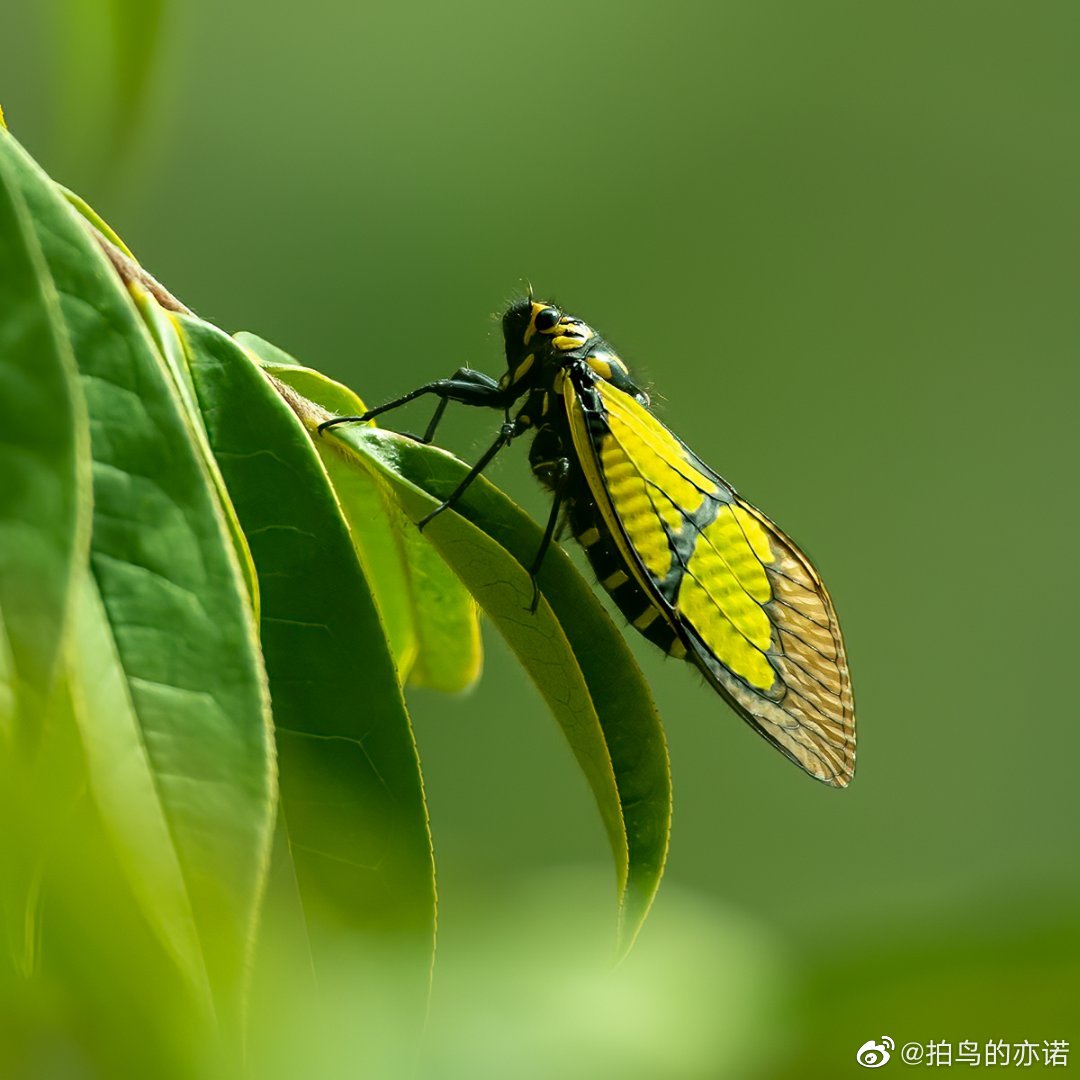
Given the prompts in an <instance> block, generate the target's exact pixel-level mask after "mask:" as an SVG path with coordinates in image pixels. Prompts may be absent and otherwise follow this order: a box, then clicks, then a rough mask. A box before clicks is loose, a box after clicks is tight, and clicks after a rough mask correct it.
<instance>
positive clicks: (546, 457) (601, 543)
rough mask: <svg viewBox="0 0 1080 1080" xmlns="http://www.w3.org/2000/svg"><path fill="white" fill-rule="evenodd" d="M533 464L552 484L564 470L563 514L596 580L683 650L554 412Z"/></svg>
mask: <svg viewBox="0 0 1080 1080" xmlns="http://www.w3.org/2000/svg"><path fill="white" fill-rule="evenodd" d="M529 464H530V465H531V466H532V471H533V474H534V475H535V476H536V478H537V479H538V480H539V481H540V483H542V484H543V485H544V486H545V487H546V488H548V489H550V490H553V489H554V488H555V486H556V484H557V483H558V482H559V478H560V476H562V475H563V472H564V470H565V474H566V475H565V480H564V481H563V506H564V508H565V514H566V517H565V520H566V523H567V524H568V525H569V527H570V531H571V532H572V533H573V535H574V538H575V539H576V540H577V542H578V543H579V544H580V545H581V546H582V548H583V549H584V551H585V555H586V556H587V558H588V560H589V563H590V565H591V566H592V568H593V572H594V573H595V574H596V577H597V580H598V581H599V582H600V584H601V585H602V586H603V587H604V590H605V591H606V592H607V593H608V595H609V596H610V597H611V598H612V600H614V601H615V604H616V606H617V607H618V609H619V610H620V611H621V612H622V613H623V615H625V616H626V619H627V621H628V622H629V623H630V624H631V625H632V626H633V627H634V628H635V629H636V630H637V631H638V632H639V633H640V634H642V635H643V636H644V637H645V638H647V639H648V640H649V641H651V642H652V643H653V644H654V645H656V646H658V647H659V648H661V649H663V650H664V652H666V653H670V654H671V655H673V656H678V657H683V656H685V655H686V648H685V647H684V646H683V644H682V642H681V640H680V639H679V636H678V634H677V633H676V631H675V630H674V628H673V627H672V626H671V624H670V623H669V622H668V621H667V619H666V618H664V616H663V614H662V612H661V611H660V609H659V608H658V607H657V606H656V604H655V603H654V602H653V600H652V599H651V597H650V596H649V595H648V593H646V592H645V590H644V589H643V588H642V587H641V585H640V584H639V583H638V581H637V579H636V578H635V576H634V573H633V571H632V570H631V568H630V567H628V566H627V565H626V560H625V559H624V558H623V556H622V554H621V552H620V551H619V547H618V545H617V544H616V543H615V539H614V537H613V536H612V535H611V531H610V530H609V528H608V526H607V523H606V522H605V521H604V517H603V514H602V513H601V512H600V508H599V507H598V506H597V505H596V500H595V498H594V497H593V495H592V492H591V491H590V490H589V484H588V481H587V479H586V477H585V473H584V472H583V471H582V469H581V466H580V464H579V463H578V460H577V458H576V457H575V455H574V453H573V446H572V443H571V442H570V435H569V432H563V431H562V430H561V425H559V424H558V422H557V419H556V418H554V417H553V419H552V422H550V423H546V424H544V425H542V426H540V427H539V428H537V430H536V435H535V437H534V438H533V442H532V446H531V448H530V451H529Z"/></svg>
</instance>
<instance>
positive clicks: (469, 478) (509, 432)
mask: <svg viewBox="0 0 1080 1080" xmlns="http://www.w3.org/2000/svg"><path fill="white" fill-rule="evenodd" d="M515 434H517V425H516V424H515V423H514V422H513V421H512V420H507V421H506V423H505V424H503V426H502V427H501V428H499V435H498V438H497V439H496V440H495V441H494V442H493V443H492V444H491V445H490V446H489V447H488V448H487V450H485V451H484V453H483V454H482V455H481V457H480V460H479V461H478V462H477V463H476V464H475V465H474V466H473V467H472V468H471V469H470V470H469V471H468V472H467V473H466V474H465V476H464V477H463V478H462V481H461V483H460V484H458V486H457V487H456V488H454V490H453V491H452V492H450V494H449V495H448V496H447V497H446V499H445V500H443V502H442V503H440V505H438V506H436V507H435V509H434V510H432V511H431V513H430V514H428V515H427V517H424V518H421V519H420V520H419V521H418V522H417V523H416V524H417V525H418V526H419V527H420V528H421V529H422V528H423V527H424V526H425V525H426V524H427V523H428V522H429V521H431V519H432V518H433V517H436V516H437V515H439V514H441V513H442V512H443V511H444V510H445V509H447V508H448V507H450V506H453V505H454V503H455V502H457V500H458V499H460V498H461V496H462V494H463V493H464V492H465V489H466V488H467V487H468V486H469V485H470V484H471V483H472V482H473V481H474V480H475V479H476V478H477V477H478V476H479V475H480V474H481V473H482V472H483V471H484V470H485V469H486V468H487V467H488V465H489V464H490V462H491V459H492V458H493V457H494V456H495V455H496V454H497V453H498V452H499V451H500V450H501V449H502V448H503V447H504V446H505V445H506V444H507V443H508V442H510V440H511V439H512V438H513V437H514V435H515Z"/></svg>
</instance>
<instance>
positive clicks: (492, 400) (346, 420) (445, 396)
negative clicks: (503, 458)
mask: <svg viewBox="0 0 1080 1080" xmlns="http://www.w3.org/2000/svg"><path fill="white" fill-rule="evenodd" d="M520 393H521V391H520V390H516V389H513V388H510V387H507V388H506V389H502V388H500V386H499V384H498V383H497V382H496V381H495V380H494V379H493V378H491V376H490V375H485V374H484V373H483V372H481V371H473V370H472V369H471V368H458V370H457V371H456V372H454V374H453V375H452V376H451V377H450V378H449V379H438V380H437V381H436V382H430V383H426V384H425V385H424V386H420V387H417V389H415V390H413V391H412V392H411V393H408V394H403V395H402V396H401V397H399V398H394V400H393V401H388V402H386V404H385V405H379V406H376V408H374V409H368V411H367V412H366V413H364V414H363V415H362V416H335V417H334V418H333V419H332V420H324V421H323V422H322V423H321V424H319V426H318V432H319V434H320V435H321V434H322V433H323V432H324V431H325V430H326V429H327V428H331V427H335V426H336V425H337V424H355V423H362V422H364V421H365V420H371V419H372V418H373V417H376V416H379V415H381V414H382V413H385V412H390V410H391V409H398V408H400V407H401V406H402V405H406V404H408V403H409V402H410V401H415V400H416V399H417V398H418V397H422V396H423V395H425V394H435V395H436V396H437V397H439V398H441V399H442V400H441V401H440V402H439V405H438V407H437V408H436V410H435V415H434V416H433V417H432V418H431V422H430V423H429V424H428V426H427V430H426V431H425V433H424V438H423V439H422V440H421V442H430V441H431V438H432V437H433V436H434V434H435V429H436V428H437V427H438V425H439V421H440V420H441V419H442V415H443V412H445V410H446V405H447V403H448V402H451V401H459V402H461V404H462V405H475V406H480V407H486V408H490V409H506V408H509V406H510V405H512V404H513V402H514V400H515V399H516V398H517V397H518V396H519V395H520Z"/></svg>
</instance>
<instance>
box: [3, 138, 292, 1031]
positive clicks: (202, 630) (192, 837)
mask: <svg viewBox="0 0 1080 1080" xmlns="http://www.w3.org/2000/svg"><path fill="white" fill-rule="evenodd" d="M0 154H2V155H3V159H4V168H5V171H6V174H7V176H8V177H9V179H11V180H13V181H14V183H15V184H16V185H17V186H18V188H19V191H20V193H21V195H22V197H23V198H24V199H25V201H26V204H27V206H28V208H29V210H30V216H31V218H32V220H33V222H34V228H35V230H36V233H37V236H38V240H39V242H40V244H41V248H42V251H43V253H44V256H45V261H46V263H47V265H48V270H49V273H50V275H51V277H52V280H53V285H54V288H55V290H56V293H57V294H58V295H59V296H60V307H61V311H62V314H63V317H64V321H65V323H66V326H67V333H68V337H69V339H70V340H71V342H72V346H73V349H74V352H75V356H76V358H77V362H78V366H79V372H80V376H81V382H82V390H83V394H84V397H85V400H86V403H87V409H88V413H89V417H90V433H91V447H92V453H93V497H94V513H93V533H92V538H91V552H90V567H91V570H92V573H93V578H94V581H95V583H96V586H97V589H98V593H99V595H100V599H101V606H102V609H103V611H104V617H105V620H106V623H107V626H108V630H109V634H110V635H111V638H112V647H113V649H114V651H115V654H116V657H117V658H118V661H119V664H120V667H121V669H122V671H123V677H124V683H125V684H126V692H127V694H128V695H129V697H130V701H131V708H132V710H133V712H134V715H135V717H136V718H137V734H138V736H139V739H140V743H141V747H142V749H143V750H144V751H145V762H146V766H147V767H148V768H149V771H150V782H151V783H152V784H153V787H154V789H155V791H156V792H157V796H158V799H159V800H160V803H161V807H162V811H163V813H164V816H165V818H166V820H167V823H168V830H169V835H170V838H171V842H172V844H173V846H174V848H175V852H176V859H177V861H178V863H179V865H180V867H181V870H182V873H183V880H184V887H185V889H186V892H187V897H188V900H189V902H190V905H191V910H192V912H193V915H194V919H195V922H196V926H197V930H198V934H199V939H200V944H201V946H202V951H203V955H204V958H205V961H206V967H207V971H208V973H209V978H210V982H211V985H212V986H213V987H214V990H215V993H216V995H217V999H218V1004H219V1006H220V1007H222V1008H223V1009H224V1010H225V1011H227V1012H228V1011H232V1010H233V1009H235V1008H236V1007H237V1005H238V994H239V992H240V991H241V989H242V986H241V983H242V978H243V974H244V964H245V956H246V954H247V952H248V949H249V945H250V941H251V938H252V934H253V931H254V926H255V917H256V911H257V907H258V899H259V895H260V890H261V887H262V882H263V878H264V874H265V868H266V860H267V853H268V844H269V840H270V827H271V823H272V815H273V808H274V777H273V758H272V747H271V744H270V739H269V731H268V700H267V695H266V687H265V679H264V675H263V672H262V668H261V665H260V659H259V653H258V645H257V640H256V637H255V628H254V624H253V621H252V616H251V610H250V607H249V605H248V602H247V597H246V596H245V593H244V589H243V581H242V578H241V575H240V570H239V567H238V565H237V560H236V557H235V554H234V551H233V547H232V545H231V543H230V540H229V536H228V531H227V528H226V525H225V521H224V520H223V517H222V514H221V511H220V506H219V503H218V500H217V497H216V495H215V492H214V488H213V484H212V482H211V479H210V476H209V475H208V473H207V470H206V468H205V466H204V464H203V462H202V459H201V457H200V454H199V451H198V448H197V446H196V445H195V443H194V441H193V439H192V437H191V428H190V425H189V423H188V422H187V420H186V417H185V413H184V410H183V406H182V404H181V403H180V401H179V400H178V398H177V397H176V395H175V392H174V389H173V384H172V381H171V378H170V376H169V373H168V371H167V370H166V368H165V364H164V361H163V359H162V358H161V357H160V356H159V355H158V354H157V352H156V350H155V348H154V345H153V342H152V341H151V339H150V337H149V335H148V334H147V332H146V330H145V328H144V327H143V325H142V323H141V321H140V320H139V318H138V315H137V313H136V311H135V308H134V306H133V305H132V303H131V300H130V298H129V297H128V295H127V293H126V292H125V291H124V289H123V288H122V286H121V285H120V283H119V281H118V279H117V277H116V275H115V273H114V271H113V269H112V267H111V266H109V264H108V263H107V262H106V261H105V258H104V256H103V255H102V253H101V252H100V250H99V249H98V247H97V245H96V244H95V243H94V242H93V241H92V240H91V239H90V238H89V236H88V234H87V231H86V228H85V226H84V225H83V224H82V222H81V220H80V218H79V217H77V216H76V214H75V211H74V210H72V208H71V207H70V206H69V205H68V204H67V203H66V202H65V201H63V199H62V198H61V197H60V196H59V195H58V194H57V192H56V190H55V188H54V187H53V185H52V184H51V182H50V181H49V180H48V178H47V177H45V176H44V175H43V174H42V173H41V171H40V170H39V169H38V168H37V166H36V165H34V163H33V162H32V161H31V160H30V159H29V158H28V157H27V156H26V155H25V154H24V153H23V152H22V151H21V150H20V149H19V148H18V147H17V145H16V144H15V142H14V141H13V140H11V139H10V138H5V139H2V140H0ZM89 668H92V665H89ZM93 676H94V671H93V670H87V671H86V675H85V677H86V678H92V677H93ZM93 689H94V688H93V687H89V686H85V685H83V686H81V687H80V686H75V687H73V693H74V694H75V695H76V697H79V696H82V697H83V698H84V699H88V700H93ZM80 715H81V716H82V719H83V723H84V725H85V724H90V725H103V726H104V725H109V724H112V723H117V724H121V723H122V722H123V717H119V718H118V717H117V716H115V715H114V714H113V713H112V712H111V711H110V710H105V711H104V712H103V713H98V712H97V710H95V711H94V715H92V716H91V715H90V714H89V713H88V712H87V711H86V710H82V711H81V712H80ZM99 734H100V735H102V737H103V738H106V739H109V740H113V741H114V742H115V744H126V745H131V737H130V731H129V730H126V729H125V730H124V731H120V732H113V733H109V732H105V733H99V732H93V733H91V732H89V731H88V732H86V736H87V738H88V739H91V740H92V739H94V738H96V737H98V735H99ZM131 752H132V753H136V752H137V748H135V747H132V750H131ZM91 783H92V786H93V789H94V790H95V792H96V793H98V794H99V795H100V792H101V790H102V789H103V787H104V786H107V785H108V783H109V779H108V778H105V777H101V776H92V777H91ZM101 805H102V810H103V813H104V814H105V816H106V817H107V818H108V819H109V826H110V828H111V829H112V830H113V831H114V833H115V834H117V835H119V836H121V837H125V836H127V837H130V836H131V832H132V830H133V829H136V828H138V827H139V826H138V823H136V822H134V821H133V819H132V815H134V814H136V813H138V812H139V807H137V806H136V807H129V806H127V804H126V803H124V804H123V805H121V804H120V802H119V801H116V802H110V801H105V802H103V803H102V804H101ZM133 843H134V846H135V847H138V846H139V845H138V842H137V840H136V841H134V842H133ZM119 848H120V850H121V852H123V851H125V850H128V848H127V845H125V844H120V845H119ZM125 869H126V871H127V872H128V873H129V874H130V875H131V876H132V878H133V880H135V881H136V882H138V881H139V880H140V878H141V877H142V875H143V874H144V872H145V868H144V867H143V866H142V865H140V863H139V861H138V860H137V859H132V858H128V859H126V860H125ZM136 891H137V892H140V894H141V895H144V896H145V895H146V890H140V889H139V888H137V889H136ZM150 916H151V920H153V918H154V916H153V913H150Z"/></svg>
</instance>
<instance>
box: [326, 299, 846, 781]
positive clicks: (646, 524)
mask: <svg viewBox="0 0 1080 1080" xmlns="http://www.w3.org/2000/svg"><path fill="white" fill-rule="evenodd" d="M502 325H503V335H504V337H505V340H506V361H507V370H506V373H505V374H504V375H503V377H502V378H501V379H500V380H499V381H498V382H496V381H495V380H494V379H492V378H490V377H489V376H487V375H485V374H483V373H481V372H478V371H473V370H471V369H469V368H461V369H459V370H458V371H457V372H456V373H455V374H454V375H453V376H452V377H451V378H449V379H441V380H439V381H437V382H432V383H428V384H426V385H425V386H421V387H419V388H418V389H416V390H414V391H413V392H412V393H410V394H406V395H405V396H404V397H400V398H397V399H395V400H394V401H390V402H387V403H386V404H385V405H381V406H379V407H378V408H376V409H371V410H370V411H369V412H367V413H365V414H364V416H361V417H337V418H335V419H334V420H330V421H327V422H326V423H324V424H323V425H322V427H323V428H325V427H328V426H330V425H332V424H338V423H345V422H348V421H354V420H369V419H371V418H372V417H374V416H377V415H379V414H380V413H383V412H386V411H388V410H389V409H396V408H397V407H398V406H400V405H404V404H405V403H406V402H408V401H412V400H413V399H415V398H418V397H420V396H421V395H425V394H434V395H436V396H437V397H439V398H441V400H440V402H439V405H438V407H437V408H436V410H435V414H434V416H433V417H432V419H431V422H430V424H429V425H428V428H427V431H426V432H425V434H424V436H423V440H422V441H424V442H430V440H431V439H432V437H433V436H434V434H435V429H436V427H437V426H438V424H439V421H440V419H441V418H442V415H443V413H444V411H445V409H446V406H447V403H448V402H450V401H458V402H461V403H463V404H465V405H479V406H485V407H489V408H495V409H500V410H502V411H503V412H504V413H505V415H506V417H507V419H506V422H505V423H504V424H503V425H502V428H501V429H500V431H499V435H498V438H497V439H496V440H495V442H494V443H493V444H492V445H491V447H489V449H488V450H487V451H486V452H485V453H484V454H483V455H482V456H481V457H480V459H479V460H478V461H477V463H476V465H475V466H474V467H473V468H472V469H471V470H470V471H469V473H468V474H467V475H466V477H465V478H464V480H463V481H462V482H461V484H460V485H459V486H458V488H457V489H456V490H455V491H454V492H453V493H452V494H451V496H450V497H449V498H448V499H447V500H446V502H445V503H443V504H442V505H441V506H440V507H438V508H437V509H436V510H435V511H433V512H432V514H430V515H429V516H428V518H427V519H425V522H421V525H423V524H424V523H426V521H427V520H430V518H431V517H434V516H435V514H437V513H440V512H441V511H442V510H444V509H446V508H447V507H448V506H451V505H453V503H454V501H455V500H456V499H457V498H458V496H460V494H461V493H462V492H463V491H464V490H465V488H466V487H467V486H468V485H469V483H471V481H472V480H473V479H474V478H475V477H476V476H477V475H479V473H480V472H481V471H482V470H483V469H484V468H485V467H486V466H487V464H488V463H489V462H490V461H491V459H492V458H493V457H494V456H495V455H496V454H497V453H498V452H499V450H501V449H502V448H503V447H504V446H506V445H507V444H508V443H510V442H511V441H512V440H513V439H515V438H517V437H518V436H519V435H522V434H524V433H525V432H527V431H532V432H533V433H534V437H533V442H532V448H531V451H530V454H529V461H530V463H531V465H532V469H533V472H534V473H535V475H536V476H537V478H538V479H539V480H540V481H541V482H542V483H543V484H544V485H545V486H546V487H548V488H549V489H550V490H551V491H552V493H553V496H554V498H553V503H552V508H551V515H550V517H549V519H548V523H547V528H546V530H545V532H544V538H543V541H542V543H541V546H540V550H539V551H538V552H537V555H536V559H535V561H534V563H533V565H532V567H531V572H532V574H533V576H534V579H535V575H536V573H537V571H538V570H539V568H540V565H541V563H542V561H543V558H544V554H545V552H546V551H547V549H548V547H549V546H550V544H551V542H552V539H553V537H554V535H555V530H556V528H557V526H558V523H559V521H560V517H561V515H562V513H563V512H565V515H566V520H567V521H568V523H569V525H570V528H571V529H572V531H573V533H574V536H575V537H576V538H577V540H578V542H579V543H580V544H581V545H582V546H583V547H584V549H585V551H586V553H587V555H588V558H589V561H590V563H591V564H592V567H593V569H594V570H595V572H596V575H597V577H598V578H599V579H600V583H601V584H602V585H603V586H604V588H605V589H606V590H607V591H608V593H609V594H610V595H611V597H612V599H613V600H614V601H615V603H616V604H617V605H618V607H619V610H620V611H621V612H622V613H623V614H624V615H625V616H626V618H627V619H629V620H630V622H631V623H632V624H633V626H634V627H635V628H636V629H637V630H639V631H640V632H641V633H642V634H643V635H644V636H645V637H646V638H648V639H649V640H650V641H651V642H653V643H654V644H655V645H657V646H659V648H661V649H663V650H664V651H665V652H667V653H668V654H670V655H671V656H675V657H679V658H685V659H686V660H688V661H690V662H691V663H693V664H694V665H695V666H696V667H697V668H699V669H700V670H701V672H702V673H703V674H704V675H705V678H706V679H707V680H708V681H709V683H710V684H711V685H712V686H713V687H714V688H715V689H716V690H718V691H719V692H720V694H721V696H723V697H724V698H725V699H726V700H727V701H728V703H729V704H730V705H731V707H732V708H733V709H734V710H735V711H736V712H737V713H738V714H739V715H740V716H742V717H743V719H744V720H746V721H747V722H748V723H750V725H751V726H752V727H754V728H755V729H756V730H757V731H758V732H760V733H761V734H762V735H763V736H764V737H765V738H766V739H768V740H769V742H771V743H772V744H773V745H774V746H775V747H776V748H777V749H778V750H779V751H780V752H781V753H783V754H785V755H786V756H787V757H789V758H791V760H792V761H794V762H795V763H796V764H797V765H800V766H801V767H802V768H803V769H805V770H806V772H808V773H809V774H810V775H811V776H813V777H816V778H817V779H818V780H822V781H824V782H825V783H827V784H831V785H833V786H834V787H844V786H846V785H847V783H848V782H849V781H850V779H851V776H852V773H853V771H854V768H855V716H854V707H853V701H852V694H851V681H850V678H849V675H848V666H847V658H846V656H845V653H844V641H843V638H842V637H841V635H840V626H839V623H838V622H837V618H836V612H835V611H834V610H833V605H832V601H831V600H830V599H829V594H828V592H827V591H826V589H825V586H824V585H823V584H822V582H821V579H820V578H819V577H818V575H817V572H816V571H815V570H814V568H813V566H812V565H811V564H810V560H809V559H808V558H807V557H806V556H805V555H804V554H803V553H802V552H801V551H800V550H799V548H798V547H797V546H796V545H795V544H794V543H793V541H792V540H791V539H790V538H789V537H787V536H786V535H785V534H784V533H783V532H781V531H780V529H778V528H777V527H776V526H775V525H774V524H773V523H772V522H771V521H770V520H769V519H768V518H767V517H765V516H764V515H763V514H762V513H761V512H760V511H758V510H756V509H755V508H754V507H753V506H751V505H750V504H749V503H747V502H744V501H743V500H742V499H741V498H739V496H738V495H737V494H736V493H735V490H734V489H733V488H732V487H731V485H730V484H728V483H727V482H726V481H725V480H723V479H722V478H721V477H720V476H718V475H717V474H716V473H715V472H713V470H712V469H710V468H709V467H708V466H707V465H705V464H704V463H703V462H702V461H701V459H700V458H699V457H697V455H696V454H694V453H693V452H692V451H691V450H689V449H688V448H687V447H686V446H684V445H683V443H681V442H680V441H679V440H678V439H677V438H675V436H674V435H672V434H671V432H670V431H668V429H667V428H666V427H664V425H663V424H661V423H660V421H659V420H657V418H656V417H655V416H654V415H653V414H652V413H651V412H650V411H649V398H648V395H647V394H646V393H645V392H644V391H643V390H641V389H640V388H639V387H637V386H636V385H634V383H633V382H632V380H631V379H630V374H629V371H628V369H627V367H626V365H625V364H624V363H623V362H622V360H620V359H619V357H618V356H617V355H616V354H615V351H614V350H613V349H612V347H611V346H610V345H609V344H608V343H607V342H606V341H605V340H604V339H603V338H602V337H601V336H600V335H599V334H597V333H596V331H595V330H593V329H592V327H590V326H588V325H586V324H585V323H584V322H582V321H581V320H580V319H577V318H574V316H572V315H568V314H566V313H565V312H563V311H561V310H560V309H559V308H557V307H555V306H554V305H552V304H548V303H543V302H541V301H538V300H534V299H533V298H532V297H529V298H528V299H525V300H519V301H517V302H516V303H514V304H513V305H511V307H510V308H509V310H508V311H507V312H506V314H505V315H504V316H503V320H502ZM522 399H524V402H523V404H522V405H521V406H520V408H519V409H518V410H517V412H516V414H515V415H514V417H513V419H511V418H510V410H511V408H512V406H513V405H514V404H515V403H517V402H519V401H521V400H522ZM536 595H538V594H536ZM534 601H535V595H534Z"/></svg>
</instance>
